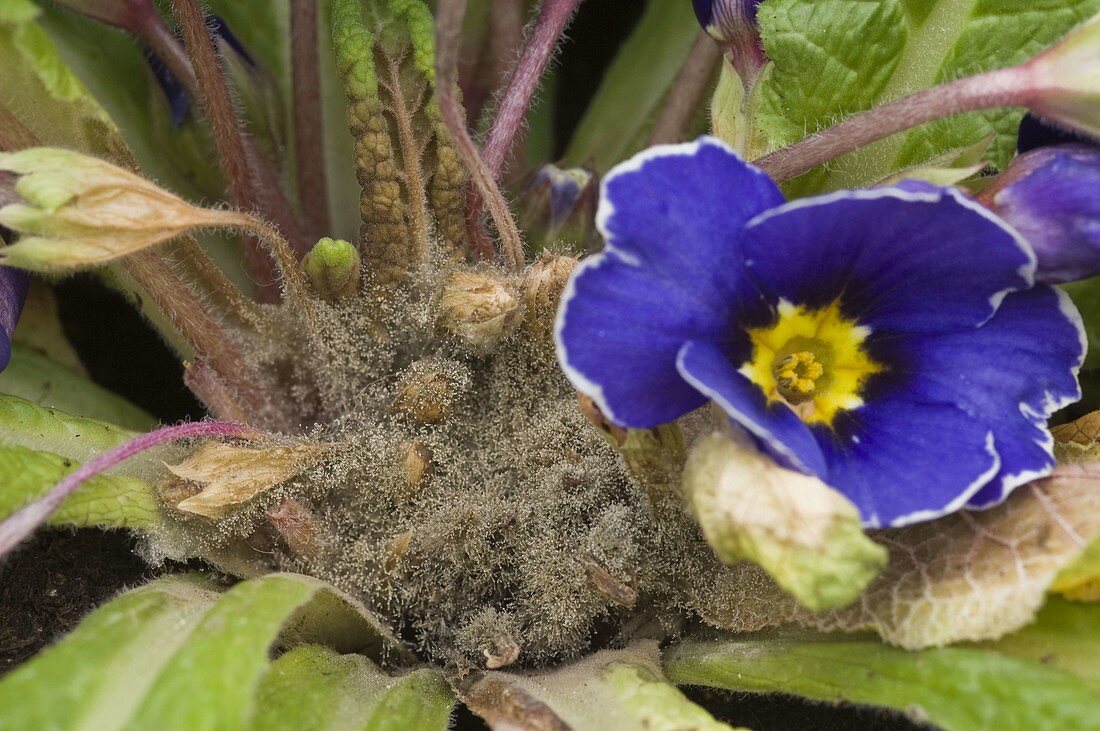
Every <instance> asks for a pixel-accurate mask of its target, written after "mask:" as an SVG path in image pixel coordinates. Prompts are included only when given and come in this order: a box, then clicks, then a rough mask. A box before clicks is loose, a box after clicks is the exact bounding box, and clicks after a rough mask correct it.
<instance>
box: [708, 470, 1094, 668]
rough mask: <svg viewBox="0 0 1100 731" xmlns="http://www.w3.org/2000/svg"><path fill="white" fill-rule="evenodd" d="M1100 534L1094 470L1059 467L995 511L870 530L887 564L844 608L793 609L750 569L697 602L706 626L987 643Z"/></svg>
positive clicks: (1035, 605)
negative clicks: (793, 626) (793, 627)
mask: <svg viewBox="0 0 1100 731" xmlns="http://www.w3.org/2000/svg"><path fill="white" fill-rule="evenodd" d="M1098 536H1100V463H1091V464H1076V465H1067V466H1063V467H1060V468H1058V469H1056V470H1055V473H1054V474H1053V475H1052V476H1050V477H1048V478H1045V479H1042V480H1038V481H1036V482H1033V483H1031V484H1029V485H1026V486H1024V487H1020V488H1018V489H1017V490H1016V492H1015V493H1014V494H1013V495H1012V496H1011V497H1010V498H1009V499H1008V500H1007V501H1005V503H1004V504H1002V505H1000V506H998V507H996V508H992V509H989V510H985V511H963V512H958V513H955V514H953V515H950V516H947V517H944V518H940V519H939V520H935V521H930V522H927V523H920V524H918V525H913V526H908V527H905V528H898V529H892V530H883V531H879V532H877V533H876V534H875V536H874V537H875V540H877V541H878V542H879V543H881V544H882V545H884V546H886V547H887V548H888V549H889V551H890V560H889V563H888V564H887V566H886V568H885V569H884V570H883V571H882V573H881V574H880V575H879V576H878V577H877V578H876V579H875V580H874V581H873V582H871V584H870V585H869V586H868V588H867V590H866V591H865V592H864V593H863V595H862V596H861V597H860V599H859V600H858V601H857V602H856V603H855V604H854V605H852V606H850V607H848V608H846V609H842V610H836V611H831V612H825V613H821V614H814V613H811V612H808V611H805V610H801V609H799V608H798V607H797V605H795V604H794V602H792V601H790V600H787V599H785V598H784V597H783V596H782V594H781V593H780V592H779V590H778V589H777V588H774V587H772V588H770V589H769V586H768V583H767V582H766V581H763V580H762V577H761V576H760V573H759V572H758V571H752V570H746V571H745V572H743V573H742V574H740V575H737V576H736V577H732V580H726V581H716V582H715V583H714V584H713V585H711V586H709V587H707V588H705V589H703V590H701V591H700V593H699V594H698V596H697V601H698V602H699V610H700V611H701V612H702V613H703V614H704V615H705V616H706V618H707V619H708V621H711V622H713V623H714V624H716V625H718V626H721V627H724V628H726V629H731V630H735V631H749V630H757V629H762V628H765V627H770V626H776V625H779V624H785V623H790V622H793V623H797V624H801V625H804V626H808V627H813V628H816V629H819V630H823V631H844V632H855V631H861V630H873V631H875V632H877V633H878V634H879V635H880V636H881V637H882V638H883V639H884V640H886V641H887V642H889V643H891V644H895V645H899V646H901V647H905V648H909V649H917V648H923V647H930V646H939V645H945V644H948V643H952V642H962V641H967V640H987V639H995V638H998V637H1001V636H1003V635H1005V634H1008V633H1010V632H1013V631H1015V630H1017V629H1020V628H1021V627H1023V626H1025V625H1027V624H1028V623H1029V622H1031V621H1032V619H1033V618H1034V616H1035V612H1036V611H1037V610H1038V609H1039V608H1040V607H1041V606H1042V604H1043V601H1044V598H1045V596H1046V593H1047V591H1048V589H1049V588H1050V587H1051V584H1052V582H1053V581H1054V579H1055V577H1056V576H1057V575H1058V573H1059V571H1060V570H1061V569H1062V568H1063V567H1065V566H1066V565H1067V564H1069V563H1070V562H1071V561H1073V560H1074V559H1075V558H1076V557H1077V556H1078V555H1079V554H1080V553H1081V552H1082V551H1083V550H1084V548H1085V547H1086V546H1087V545H1088V543H1089V542H1090V541H1091V540H1093V539H1095V538H1097V537H1098Z"/></svg>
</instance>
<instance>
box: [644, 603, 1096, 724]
mask: <svg viewBox="0 0 1100 731" xmlns="http://www.w3.org/2000/svg"><path fill="white" fill-rule="evenodd" d="M1095 626H1096V625H1095V624H1094V625H1093V629H1092V632H1093V633H1095V631H1096V630H1095ZM665 672H666V673H668V676H669V677H670V678H671V679H672V680H674V681H675V682H676V683H678V684H681V685H702V686H708V687H712V688H722V689H726V690H733V691H742V692H743V691H748V692H757V693H788V694H792V695H799V696H803V697H806V698H811V699H814V700H819V701H823V702H828V703H837V702H848V703H857V704H861V705H873V706H885V707H887V708H894V709H897V710H899V711H902V712H903V713H905V714H906V715H907V716H909V718H911V719H912V720H913V721H916V722H918V723H921V724H926V723H931V724H934V725H935V726H936V727H938V728H942V729H944V730H945V731H976V730H977V729H989V730H990V731H992V730H993V729H996V730H997V731H1015V730H1016V729H1018V730H1019V731H1063V730H1065V729H1087V728H1097V727H1098V724H1100V693H1098V692H1097V691H1096V689H1095V688H1094V687H1092V686H1090V685H1089V684H1088V683H1086V682H1085V681H1084V680H1082V679H1081V678H1079V677H1077V676H1075V675H1073V674H1071V673H1069V672H1066V671H1065V670H1061V669H1059V668H1057V667H1048V666H1047V665H1045V664H1043V663H1042V662H1038V661H1032V660H1024V659H1019V658H1015V657H1010V656H1007V655H1003V654H1001V653H998V652H989V651H983V650H976V649H959V648H948V649H938V650H924V651H921V652H907V651H905V650H899V649H897V648H893V647H887V646H885V645H882V644H879V643H876V642H837V641H831V640H829V639H828V638H821V639H817V640H799V639H782V638H775V637H772V638H757V637H746V638H744V639H737V640H730V641H724V642H691V643H686V644H683V645H680V646H678V647H673V648H672V649H671V650H670V651H669V653H668V655H667V657H666V659H665Z"/></svg>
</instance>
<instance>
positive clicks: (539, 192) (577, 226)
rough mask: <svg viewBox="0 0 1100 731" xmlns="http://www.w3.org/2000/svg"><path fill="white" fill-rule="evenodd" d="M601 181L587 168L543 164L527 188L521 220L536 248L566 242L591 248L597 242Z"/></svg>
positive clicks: (568, 244) (574, 246)
mask: <svg viewBox="0 0 1100 731" xmlns="http://www.w3.org/2000/svg"><path fill="white" fill-rule="evenodd" d="M598 202H599V181H598V179H597V177H596V175H595V174H594V173H592V171H590V170H587V169H585V168H569V169H566V170H563V169H561V168H559V167H557V166H556V165H549V164H548V165H543V166H542V167H541V168H539V170H538V171H537V172H536V173H535V174H534V176H533V177H532V178H531V181H530V182H529V183H528V184H527V186H526V188H525V189H524V191H523V195H522V198H521V203H520V214H519V215H520V222H521V224H522V226H523V229H524V230H525V231H527V233H528V238H529V240H530V241H531V242H532V244H533V245H534V246H535V247H536V248H542V247H545V246H548V245H550V244H556V243H560V244H564V245H566V246H568V247H569V248H573V249H588V248H591V247H593V246H594V245H595V243H596V205H597V203H598Z"/></svg>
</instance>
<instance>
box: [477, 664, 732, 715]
mask: <svg viewBox="0 0 1100 731" xmlns="http://www.w3.org/2000/svg"><path fill="white" fill-rule="evenodd" d="M460 696H461V697H462V700H463V701H464V702H466V704H467V705H468V706H470V708H471V709H472V710H473V711H474V712H475V713H477V714H478V715H480V716H481V717H482V718H484V719H485V720H486V721H488V722H489V724H490V725H491V726H492V727H493V728H501V729H505V728H524V729H526V728H530V729H564V728H575V729H598V728H611V726H609V723H612V722H613V727H614V728H615V729H616V731H680V730H681V729H692V730H693V731H723V730H724V731H732V729H731V727H730V726H728V725H726V724H724V723H721V722H719V721H716V720H715V719H714V718H713V717H712V716H711V715H710V714H709V713H708V712H707V711H706V710H704V709H703V708H702V707H700V706H697V705H695V704H694V703H692V702H691V701H689V700H688V699H687V698H686V697H685V696H684V695H683V694H682V693H681V692H680V691H679V690H677V689H676V687H675V686H674V685H672V684H671V683H669V682H668V681H667V680H666V679H665V677H664V675H663V674H662V673H661V669H660V656H659V653H658V650H657V643H656V642H639V643H636V644H634V645H632V646H631V647H629V648H627V649H625V650H615V651H612V650H603V651H600V652H598V653H596V654H594V655H591V656H589V657H587V658H584V659H583V660H579V661H577V662H574V663H571V664H568V665H563V666H561V667H558V668H555V669H553V670H548V671H545V672H539V673H523V674H520V673H505V672H499V671H493V672H488V673H485V674H484V675H480V676H477V678H476V679H475V680H474V682H472V683H469V684H467V685H466V686H465V687H460Z"/></svg>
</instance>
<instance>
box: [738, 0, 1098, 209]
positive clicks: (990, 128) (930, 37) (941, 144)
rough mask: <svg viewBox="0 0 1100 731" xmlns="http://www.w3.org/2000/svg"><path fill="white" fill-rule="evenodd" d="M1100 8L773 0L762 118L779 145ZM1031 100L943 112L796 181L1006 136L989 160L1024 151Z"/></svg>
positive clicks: (1053, 33)
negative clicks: (1025, 111) (1021, 140)
mask: <svg viewBox="0 0 1100 731" xmlns="http://www.w3.org/2000/svg"><path fill="white" fill-rule="evenodd" d="M1098 11H1100V0H882V1H881V2H861V1H860V0H768V1H767V2H766V3H765V4H764V5H763V6H762V7H761V8H760V11H759V15H758V17H759V20H760V26H761V32H762V35H763V38H764V45H765V47H766V48H767V51H768V55H769V57H770V58H771V59H772V61H773V66H772V69H771V72H770V73H769V74H767V75H766V76H765V77H764V78H763V79H762V80H761V82H760V84H759V86H758V89H757V92H756V93H758V94H759V98H760V103H759V106H758V112H759V113H758V115H757V117H756V119H755V125H756V127H757V129H760V130H762V131H763V132H764V133H765V134H766V136H767V138H768V142H769V146H770V147H772V148H775V147H781V146H785V145H788V144H791V143H793V142H796V141H797V140H799V139H801V138H802V137H803V136H805V135H807V134H809V133H812V132H814V131H817V130H818V129H821V128H823V127H827V126H830V125H832V124H833V123H835V122H837V121H838V120H840V119H842V118H844V117H846V116H848V115H851V114H854V113H856V112H859V111H863V110H865V109H869V108H871V107H872V106H876V105H878V104H881V103H883V102H886V101H891V100H893V99H897V98H900V97H902V96H905V95H907V94H910V93H913V92H915V91H919V90H920V89H923V88H926V87H929V86H932V85H934V84H937V83H941V82H944V81H950V80H953V79H956V78H959V77H961V76H969V75H972V74H975V73H978V72H981V71H987V70H990V69H994V68H1000V67H1004V66H1010V65H1012V64H1015V63H1018V62H1021V61H1024V60H1026V59H1027V58H1029V57H1031V56H1033V55H1035V54H1036V53H1037V52H1038V51H1040V50H1042V49H1043V48H1045V47H1046V46H1049V45H1050V44H1051V43H1053V42H1054V41H1055V40H1057V39H1058V38H1060V37H1061V36H1062V35H1064V34H1065V33H1066V32H1067V31H1068V30H1069V29H1070V28H1072V27H1073V26H1074V25H1076V24H1078V23H1080V22H1082V21H1083V20H1085V19H1087V18H1089V17H1090V16H1092V15H1093V14H1095V13H1096V12H1098ZM1021 115H1022V111H1021V110H995V111H990V112H979V113H972V114H966V115H961V116H957V117H953V118H950V119H945V120H940V121H938V122H935V123H933V124H930V125H926V126H924V127H921V128H918V129H915V130H913V131H911V132H908V133H903V134H899V135H895V136H893V137H891V138H889V139H887V140H883V141H881V142H878V143H875V144H873V145H869V146H868V147H866V148H864V149H862V150H858V151H856V152H854V153H852V154H850V155H847V156H844V157H841V158H838V159H837V160H834V161H833V162H832V163H830V164H829V165H828V168H827V169H824V168H819V169H817V170H815V171H813V172H811V173H808V174H807V175H806V176H804V177H803V178H801V179H799V180H798V181H797V182H795V183H794V184H792V185H791V186H790V187H791V191H792V192H794V193H797V194H806V193H810V192H819V191H823V190H835V189H838V188H850V187H859V186H862V185H868V184H871V183H873V182H876V181H878V180H882V179H883V178H886V177H888V176H890V175H891V174H893V173H894V172H896V171H898V170H900V169H903V168H909V167H915V166H918V165H921V164H923V163H925V162H927V161H929V160H931V159H933V158H936V157H938V156H940V155H942V154H944V153H946V152H948V151H950V150H952V149H959V148H965V147H968V146H970V145H973V144H975V143H977V142H978V141H979V140H981V139H982V138H983V137H985V136H986V135H988V134H990V133H996V137H995V139H994V141H993V143H992V145H991V147H990V151H989V159H990V161H991V162H992V163H993V164H994V165H997V166H1003V165H1005V164H1006V163H1007V162H1008V160H1009V159H1010V158H1011V157H1012V154H1013V152H1014V150H1015V136H1016V128H1017V126H1018V124H1019V121H1020V117H1021Z"/></svg>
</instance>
